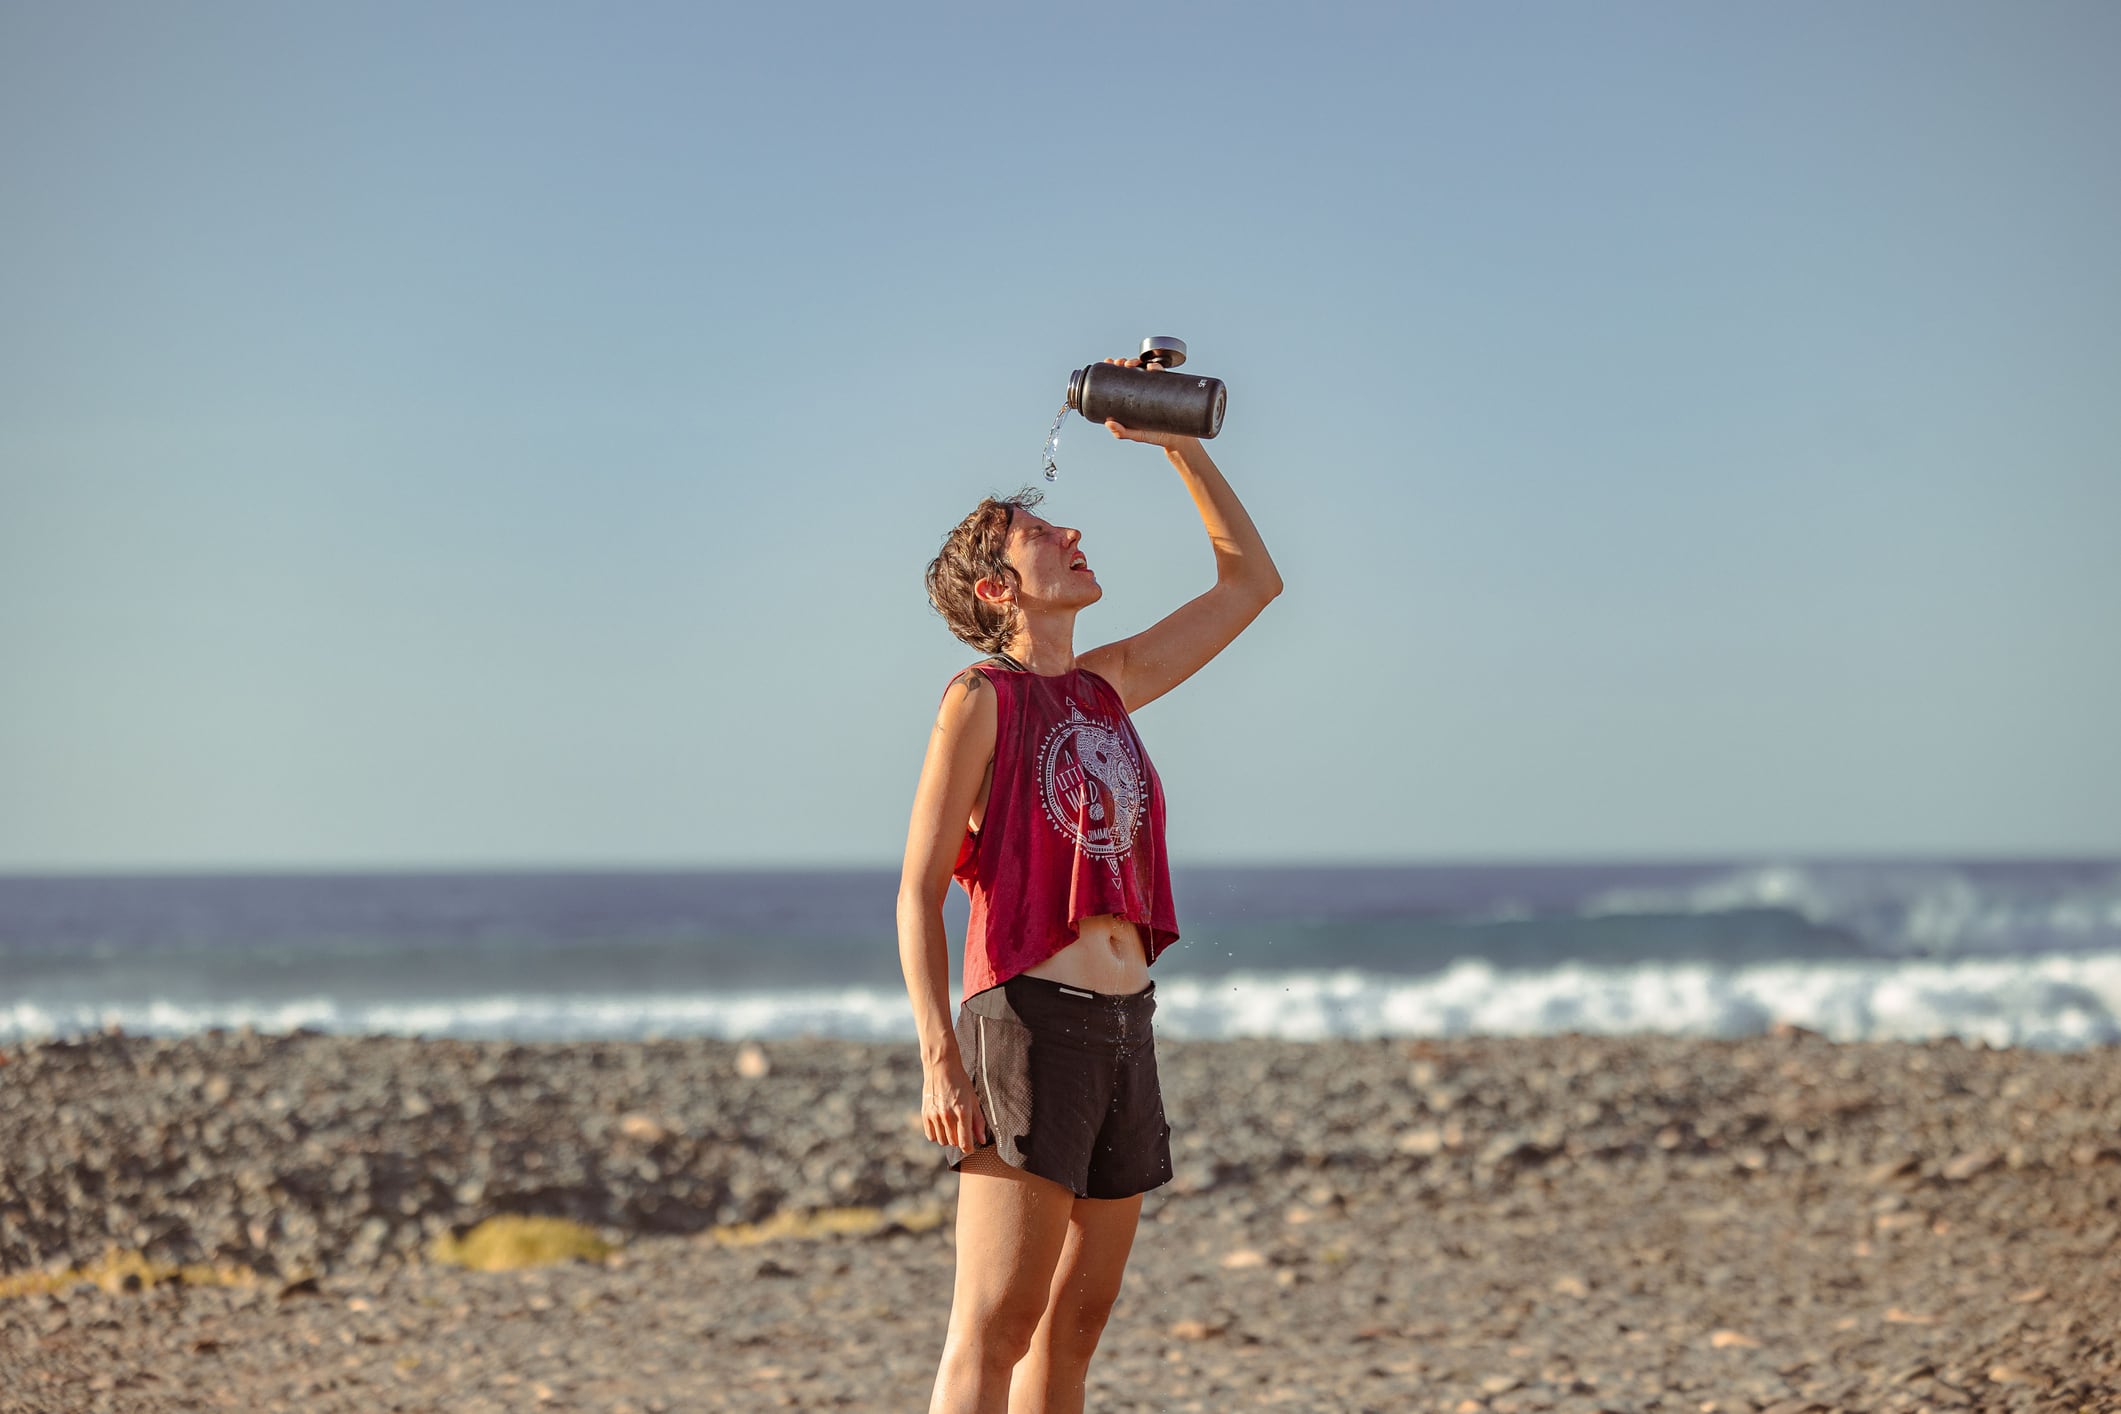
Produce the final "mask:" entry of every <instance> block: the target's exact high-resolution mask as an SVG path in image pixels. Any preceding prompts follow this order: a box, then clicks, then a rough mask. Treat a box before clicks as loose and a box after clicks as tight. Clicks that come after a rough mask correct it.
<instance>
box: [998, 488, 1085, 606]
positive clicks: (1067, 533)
mask: <svg viewBox="0 0 2121 1414" xmlns="http://www.w3.org/2000/svg"><path fill="white" fill-rule="evenodd" d="M1082 538H1083V533H1082V532H1081V531H1080V530H1071V529H1069V528H1068V527H1066V526H1061V525H1055V524H1053V523H1052V522H1051V521H1048V520H1044V519H1041V518H1040V517H1038V516H1035V515H1033V514H1031V513H1030V512H1029V511H1018V512H1017V513H1016V514H1015V515H1014V516H1013V517H1012V518H1011V520H1010V523H1009V547H1008V550H1007V551H1006V553H1007V555H1008V558H1009V565H1010V567H1011V568H1012V569H1014V570H1015V571H1016V576H1017V580H1018V583H1017V589H1016V601H1017V603H1018V604H1019V605H1020V606H1022V607H1025V608H1031V607H1042V608H1081V607H1083V606H1084V605H1086V604H1095V603H1096V602H1097V601H1098V600H1100V599H1102V598H1104V596H1105V589H1104V586H1103V585H1101V584H1099V583H1098V582H1097V576H1096V575H1095V574H1092V573H1091V572H1090V564H1089V561H1088V560H1087V559H1085V558H1084V556H1083V552H1082V549H1081V547H1080V542H1081V541H1082Z"/></svg>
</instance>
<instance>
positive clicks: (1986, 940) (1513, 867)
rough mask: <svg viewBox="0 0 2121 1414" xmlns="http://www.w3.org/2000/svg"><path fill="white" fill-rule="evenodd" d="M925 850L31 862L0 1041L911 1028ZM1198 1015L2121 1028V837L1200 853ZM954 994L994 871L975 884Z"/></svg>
mask: <svg viewBox="0 0 2121 1414" xmlns="http://www.w3.org/2000/svg"><path fill="white" fill-rule="evenodd" d="M896 887H897V875H896V873H895V871H885V870H871V871H860V870H853V871H850V870H839V871H792V870H791V871H760V872H684V873H676V872H673V873H649V872H600V873H559V872H553V873H512V874H511V873H493V874H472V873H464V874H439V873H437V874H401V875H392V874H323V875H292V874H276V875H249V876H236V875H230V876H204V875H196V876H187V875H161V876H140V877H115V876H113V877H104V876H63V877H24V876H0V1043H5V1042H8V1041H19V1040H21V1039H24V1038H27V1037H45V1036H66V1035H73V1034H79V1033H82V1032H85V1031H91V1030H98V1029H103V1028H107V1027H112V1026H116V1027H120V1028H122V1029H124V1030H125V1031H128V1032H134V1033H148V1034H181V1033H188V1032H195V1031H201V1030H205V1029H207V1028H211V1027H228V1028H234V1027H240V1026H252V1027H256V1028H258V1029H259V1030H267V1031H287V1030H292V1029H295V1028H300V1027H309V1028H314V1029H317V1030H321V1031H327V1032H339V1033H371V1032H373V1033H391V1034H399V1035H424V1036H459V1037H505V1038H514V1039H520V1040H574V1039H590V1038H599V1039H638V1038H647V1037H656V1036H680V1035H713V1036H722V1037H729V1038H737V1037H760V1038H766V1037H776V1036H793V1035H802V1034H809V1035H819V1036H841V1037H851V1038H859V1039H875V1040H892V1039H898V1040H905V1041H908V1042H910V1041H911V1040H912V1039H913V1023H912V1015H911V1011H910V1008H909V1006H908V1002H907V996H906V990H905V984H904V982H903V981H902V980H901V977H900V973H899V966H898V953H897V942H896V937H895V933H894V926H893V909H894V895H895V892H896ZM1173 891H1174V893H1175V894H1176V902H1177V907H1178V918H1179V927H1180V929H1181V931H1182V933H1183V935H1184V936H1183V938H1182V939H1181V941H1180V942H1179V943H1177V944H1176V945H1174V946H1173V947H1172V948H1171V949H1170V950H1169V951H1168V952H1166V953H1165V954H1164V956H1163V957H1162V958H1160V959H1158V961H1157V963H1156V965H1155V967H1154V968H1153V969H1152V972H1151V976H1152V977H1153V978H1154V979H1155V981H1156V995H1157V1002H1158V1007H1157V1027H1158V1032H1159V1034H1160V1035H1170V1036H1178V1037H1232V1036H1267V1037H1282V1038H1288V1039H1317V1038H1323V1037H1376V1036H1460V1035H1471V1034H1482V1035H1540V1034H1552V1033H1560V1032H1570V1031H1574V1032H1582V1033H1597V1034H1607V1033H1622V1032H1663V1033H1670V1034H1681V1035H1697V1036H1717V1037H1739V1036H1746V1035H1753V1034H1757V1033H1759V1032H1761V1031H1764V1030H1766V1029H1767V1028H1769V1027H1770V1026H1773V1025H1775V1024H1777V1023H1783V1022H1788V1023H1794V1024H1796V1025H1799V1026H1804V1027H1808V1028H1811V1029H1812V1030H1815V1031H1819V1032H1822V1033H1824V1034H1825V1035H1827V1036H1829V1037H1831V1038H1834V1039H1836V1040H1863V1039H1901V1040H1922V1039H1931V1038H1938V1037H1944V1036H1957V1037H1959V1038H1961V1039H1962V1040H1964V1041H1966V1042H1968V1043H1969V1044H1973V1043H1980V1042H1985V1043H1987V1044H1990V1045H1994V1046H2007V1045H2021V1046H2035V1047H2043V1048H2053V1049H2073V1048H2079V1047H2084V1046H2091V1045H2102V1044H2110V1043H2113V1042H2115V1041H2121V859H2097V860H2059V859H2057V860H2008V861H1938V860H1906V861H1880V860H1863V861H1850V860H1830V861H1754V862H1745V861H1736V862H1728V863H1720V864H1718V863H1684V864H1550V865H1540V864H1495V865H1477V866H1474V865H1424V866H1405V867H1398V866H1394V867H1356V866H1349V867H1313V866H1304V867H1294V866H1292V867H1275V868H1241V869H1240V868H1194V869H1180V870H1177V871H1175V872H1174V878H1173ZM945 917H946V921H947V922H948V924H949V929H950V936H951V940H952V981H953V994H952V995H953V1001H954V1000H955V998H956V993H955V990H954V988H955V984H956V981H957V977H958V972H957V969H958V967H959V957H958V951H959V949H960V948H961V946H962V939H963V936H964V920H965V898H964V894H963V892H962V891H961V890H958V889H955V888H953V889H952V892H951V902H950V905H949V908H948V909H947V910H946V914H945Z"/></svg>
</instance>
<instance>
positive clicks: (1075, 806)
mask: <svg viewBox="0 0 2121 1414" xmlns="http://www.w3.org/2000/svg"><path fill="white" fill-rule="evenodd" d="M1038 758H1039V771H1038V775H1039V787H1040V793H1041V795H1042V796H1043V797H1044V800H1045V806H1046V818H1047V819H1048V820H1051V821H1052V822H1053V825H1054V828H1055V829H1057V830H1059V831H1060V832H1061V834H1062V836H1064V837H1065V838H1067V839H1070V840H1073V841H1074V842H1075V845H1076V847H1077V848H1078V849H1080V850H1082V851H1083V852H1084V853H1085V854H1089V855H1093V856H1096V857H1097V858H1100V859H1104V860H1106V861H1107V862H1109V863H1110V864H1111V866H1112V874H1113V877H1114V878H1117V877H1118V876H1119V872H1120V864H1121V861H1123V860H1124V859H1125V858H1126V857H1127V853H1128V851H1129V850H1131V849H1133V848H1134V837H1135V835H1137V834H1138V833H1140V831H1141V824H1142V817H1143V816H1144V815H1146V814H1147V813H1148V809H1149V788H1148V780H1147V773H1146V772H1144V771H1143V770H1142V763H1141V761H1140V759H1139V758H1138V757H1136V756H1135V754H1134V743H1133V742H1132V741H1131V740H1129V739H1128V736H1127V733H1126V732H1125V731H1124V730H1122V729H1121V728H1119V727H1118V726H1116V725H1115V724H1114V723H1113V722H1112V720H1111V719H1110V718H1109V717H1086V716H1084V715H1083V711H1082V709H1081V708H1080V707H1077V706H1076V705H1075V701H1074V699H1072V698H1071V699H1069V701H1068V716H1067V719H1066V720H1064V721H1060V722H1055V723H1054V724H1053V726H1052V728H1051V730H1049V731H1048V732H1047V733H1046V739H1045V740H1044V741H1043V742H1041V743H1039V748H1038Z"/></svg>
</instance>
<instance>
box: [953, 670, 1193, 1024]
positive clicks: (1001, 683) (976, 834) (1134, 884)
mask: <svg viewBox="0 0 2121 1414" xmlns="http://www.w3.org/2000/svg"><path fill="white" fill-rule="evenodd" d="M978 666H979V671H980V672H982V673H983V674H985V675H986V678H987V681H988V682H989V683H991V684H993V686H994V694H995V708H996V713H995V724H994V783H993V784H992V786H990V787H989V788H988V791H987V811H986V814H985V815H983V816H981V818H980V827H979V829H978V830H977V831H973V830H967V831H966V832H965V839H964V843H963V844H962V845H961V846H960V847H959V849H958V854H957V866H956V868H955V869H953V870H952V871H951V872H952V874H953V876H954V877H955V878H956V879H957V881H958V882H959V883H961V884H963V885H964V886H965V892H967V893H968V894H970V895H971V896H972V922H971V926H970V927H969V928H968V929H967V931H966V934H965V967H964V989H965V990H964V995H965V996H968V997H969V996H971V995H973V994H974V993H975V992H984V991H986V990H987V989H988V988H989V987H995V986H999V985H1001V984H1002V983H1003V982H1006V981H1007V980H1009V979H1010V978H1011V977H1014V976H1016V975H1017V974H1018V973H1019V972H1022V971H1024V970H1025V969H1027V968H1031V967H1036V966H1037V965H1038V964H1039V963H1041V962H1044V961H1045V960H1046V959H1047V958H1049V957H1051V956H1053V954H1055V953H1057V952H1059V951H1060V950H1061V949H1062V948H1064V947H1066V946H1067V945H1068V944H1070V943H1072V942H1074V941H1075V939H1076V936H1077V928H1076V925H1077V924H1078V923H1079V922H1080V921H1081V920H1082V919H1085V918H1090V917H1093V916H1095V915H1097V914H1100V913H1116V914H1118V915H1119V916H1120V917H1122V918H1125V919H1127V920H1128V921H1130V922H1133V923H1137V924H1139V925H1141V929H1142V933H1143V938H1144V942H1145V943H1146V952H1147V956H1148V960H1149V961H1150V962H1154V961H1156V958H1157V954H1159V953H1161V952H1162V951H1163V950H1164V949H1165V948H1167V947H1169V946H1170V945H1171V944H1172V943H1174V942H1176V941H1177V940H1178V924H1177V921H1176V918H1175V917H1174V915H1173V913H1172V909H1171V870H1170V866H1169V865H1168V864H1167V863H1166V862H1165V860H1164V787H1163V782H1162V781H1160V780H1159V779H1158V778H1157V775H1156V768H1155V767H1154V766H1152V765H1150V764H1149V754H1148V752H1146V751H1144V750H1143V749H1142V743H1141V738H1140V737H1139V736H1137V735H1136V734H1135V731H1134V722H1133V719H1132V718H1130V717H1128V715H1127V705H1126V703H1125V702H1123V701H1121V700H1120V695H1119V693H1118V691H1117V690H1116V689H1114V688H1113V686H1112V684H1111V683H1108V682H1106V681H1105V680H1104V679H1103V678H1101V677H1099V676H1098V675H1097V674H1096V673H1093V672H1091V671H1090V670H1089V669H1087V668H1077V669H1075V670H1074V671H1072V672H1067V673H1062V674H1060V675H1059V676H1058V677H1050V678H1049V677H1040V676H1039V675H1037V674H1035V673H1020V672H1016V671H1014V670H1013V669H1010V668H1004V667H1001V666H1000V665H998V664H987V663H982V664H980V665H978Z"/></svg>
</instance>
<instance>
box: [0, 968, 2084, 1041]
mask: <svg viewBox="0 0 2121 1414" xmlns="http://www.w3.org/2000/svg"><path fill="white" fill-rule="evenodd" d="M1156 998H1157V1016H1156V1026H1157V1032H1158V1034H1159V1035H1162V1036H1167V1037H1172V1038H1227V1037H1275V1038H1280V1039H1285V1040H1320V1039H1324V1038H1328V1037H1378V1036H1408V1037H1414V1036H1472V1035H1488V1036H1536V1035H1552V1034H1557V1033H1562V1032H1581V1033H1586V1034H1599V1035H1618V1034H1626V1033H1631V1032H1652V1033H1662V1034H1667V1035H1683V1036H1715V1037H1740V1036H1749V1035H1757V1034H1759V1033H1761V1032H1763V1031H1765V1030H1766V1029H1768V1028H1769V1027H1771V1026H1773V1025H1775V1024H1776V1023H1792V1024H1795V1025H1798V1026H1803V1027H1807V1028H1809V1029H1811V1030H1814V1031H1818V1032H1821V1033H1822V1034H1824V1035H1826V1036H1827V1037H1829V1038H1831V1039H1834V1040H1839V1041H1865V1040H1907V1041H1913V1040H1929V1039H1935V1038H1940V1037H1945V1036H1956V1037H1958V1038H1960V1039H1961V1040H1964V1041H1967V1042H1986V1043H1988V1044H1990V1045H1993V1046H2033V1047H2040V1048H2045V1049H2064V1050H2067V1049H2076V1048H2080V1047H2084V1046H2091V1045H2104V1044H2112V1043H2114V1042H2117V1041H2121V952H2097V953H2073V954H2048V955H2041V956H2034V957H2004V958H1997V957H1982V958H1962V959H1951V960H1917V959H1891V958H1873V959H1849V960H1836V961H1824V962H1822V961H1816V960H1812V961H1801V962H1794V961H1793V962H1787V963H1761V964H1754V965H1747V966H1733V967H1724V966H1717V965H1715V964H1710V963H1676V964H1675V963H1654V964H1638V965H1631V966H1612V967H1602V966H1594V965H1590V964H1585V963H1577V962H1570V963H1565V964H1562V965H1559V966H1555V967H1552V968H1546V969H1537V970H1512V969H1504V968H1497V967H1495V966H1493V965H1491V964H1489V963H1486V962H1482V961H1478V960H1473V959H1465V960H1461V961H1459V962H1457V963H1455V964H1453V965H1452V966H1450V967H1448V968H1446V969H1444V970H1442V971H1440V972H1436V973H1431V974H1428V975H1425V976H1419V977H1403V976H1388V975H1383V974H1379V973H1374V972H1364V971H1359V970H1353V969H1343V970H1315V971H1288V972H1277V971H1246V972H1234V973H1229V974H1226V975H1221V976H1187V975H1183V974H1181V975H1175V976H1164V977H1161V978H1158V979H1157V985H1156ZM112 1026H115V1027H119V1028H122V1029H123V1030H126V1031H129V1032H137V1033H148V1034H162V1035H173V1034H184V1033H189V1032H196V1031H202V1030H205V1029H208V1028H210V1027H217V1026H218V1027H230V1028H233V1027H240V1026H251V1027H254V1028H256V1029H258V1030H261V1031H271V1032H279V1031H289V1030H294V1029H296V1028H301V1027H309V1028H313V1029H316V1030H319V1031H326V1032H335V1033H353V1034H387V1035H421V1036H459V1037H506V1038H511V1039H516V1040H589V1039H613V1040H625V1039H640V1038H645V1037H656V1036H719V1037H726V1038H731V1039H735V1038H740V1037H762V1038H765V1037H785V1036H798V1035H813V1036H836V1037H846V1038H849V1039H856V1040H896V1041H908V1042H910V1041H911V1040H912V1039H913V1037H914V1031H913V1020H912V1013H911V1010H910V1008H909V1006H908V1004H907V1000H906V993H905V991H904V989H903V988H901V987H864V986H854V987H840V988H815V987H813V988H797V989H784V990H777V991H766V990H759V991H731V992H726V993H705V992H700V993H684V992H678V993H660V994H659V993H608V994H574V995H550V994H526V993H496V994H493V995H489V996H480V997H468V998H454V999H450V1000H447V1001H415V1000H405V1001H388V1002H360V1003H354V1002H346V1001H340V1000H335V999H333V998H331V997H329V996H314V997H307V998H299V999H292V1000H282V999H275V1000H273V1001H271V1002H249V1001H244V1000H241V999H230V1000H226V1001H215V1002H187V1003H184V1004H181V1005H180V1004H177V1003H174V1002H170V1001H158V1000H145V1001H140V1002H134V1003H124V1002H119V1003H98V1004H95V1005H82V1004H73V1005H61V1004H58V1003H40V1002H39V1001H37V1000H36V999H35V998H34V997H31V998H26V999H23V1000H19V1001H16V1002H14V1003H11V1004H8V1005H6V1006H0V1040H20V1039H23V1038H27V1037H45V1036H65V1035H71V1034H79V1033H82V1032H87V1031H94V1030H100V1029H104V1028H106V1027H112Z"/></svg>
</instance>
